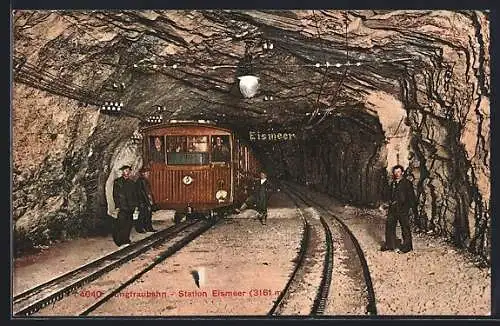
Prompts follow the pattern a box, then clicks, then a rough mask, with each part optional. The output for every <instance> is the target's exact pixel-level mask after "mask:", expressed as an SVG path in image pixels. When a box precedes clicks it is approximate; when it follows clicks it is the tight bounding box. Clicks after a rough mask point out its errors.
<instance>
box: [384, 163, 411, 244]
mask: <svg viewBox="0 0 500 326" xmlns="http://www.w3.org/2000/svg"><path fill="white" fill-rule="evenodd" d="M403 171H404V168H403V167H402V166H401V165H396V166H394V167H393V168H392V175H393V181H392V183H391V189H390V198H389V207H388V209H389V210H388V212H387V221H386V226H385V244H384V245H383V246H382V248H381V249H380V250H382V251H386V250H394V249H396V226H397V223H398V221H399V224H400V225H401V233H402V236H403V243H402V245H401V247H400V248H398V249H397V252H399V253H407V252H409V251H411V250H413V244H412V239H411V229H410V217H409V212H410V208H413V207H414V201H415V192H414V191H413V185H412V184H411V182H410V181H409V180H408V179H406V178H404V177H403Z"/></svg>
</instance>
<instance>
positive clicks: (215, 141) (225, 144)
mask: <svg viewBox="0 0 500 326" xmlns="http://www.w3.org/2000/svg"><path fill="white" fill-rule="evenodd" d="M230 157H231V155H230V152H229V136H212V162H229V159H230Z"/></svg>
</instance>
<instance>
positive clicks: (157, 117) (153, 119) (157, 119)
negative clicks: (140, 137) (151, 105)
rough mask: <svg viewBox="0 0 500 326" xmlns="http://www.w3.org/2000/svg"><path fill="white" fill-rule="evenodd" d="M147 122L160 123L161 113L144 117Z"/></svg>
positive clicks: (161, 119) (161, 120)
mask: <svg viewBox="0 0 500 326" xmlns="http://www.w3.org/2000/svg"><path fill="white" fill-rule="evenodd" d="M146 122H147V123H151V124H155V123H162V122H163V115H161V114H160V115H152V116H150V117H149V118H147V119H146Z"/></svg>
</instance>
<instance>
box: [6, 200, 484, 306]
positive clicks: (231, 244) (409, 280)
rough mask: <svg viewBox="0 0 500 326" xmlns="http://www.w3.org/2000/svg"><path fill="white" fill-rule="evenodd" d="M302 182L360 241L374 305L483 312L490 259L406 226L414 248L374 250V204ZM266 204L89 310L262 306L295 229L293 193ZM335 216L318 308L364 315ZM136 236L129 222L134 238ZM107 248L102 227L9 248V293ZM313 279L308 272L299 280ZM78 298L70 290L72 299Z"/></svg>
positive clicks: (162, 222)
mask: <svg viewBox="0 0 500 326" xmlns="http://www.w3.org/2000/svg"><path fill="white" fill-rule="evenodd" d="M309 192H310V194H311V196H312V197H314V199H315V200H320V202H322V203H323V204H324V205H327V206H328V207H329V208H330V210H331V211H333V212H334V213H335V214H337V216H339V217H341V218H342V219H343V220H344V222H345V223H346V224H347V225H348V226H349V227H350V228H351V230H352V232H353V233H354V235H355V236H356V237H357V239H358V241H359V242H360V245H361V247H362V248H363V251H364V253H365V256H366V259H367V262H368V265H369V268H370V272H371V277H372V281H373V285H374V288H375V296H376V300H377V310H378V313H379V314H380V315H489V314H490V306H491V304H490V299H491V289H490V275H491V270H490V269H489V268H483V269H481V268H478V267H476V266H475V265H474V263H473V262H472V261H471V260H470V259H469V258H468V256H467V255H466V254H464V253H463V252H460V251H458V250H456V249H454V248H453V247H450V246H449V245H448V244H446V243H444V242H443V241H442V240H440V239H436V238H433V237H431V236H428V235H419V234H414V251H413V252H410V253H408V254H397V253H394V252H380V251H378V249H379V247H380V244H381V242H382V241H383V237H384V228H385V215H384V214H383V213H382V212H380V211H379V210H368V209H357V208H354V207H350V206H344V205H341V204H340V203H339V202H337V201H335V200H334V199H332V198H330V197H327V196H325V195H321V194H318V193H314V192H311V191H310V190H309ZM269 204H270V208H269V217H268V221H267V222H268V223H267V226H263V225H261V224H260V223H259V221H258V220H256V219H255V216H256V212H255V211H253V210H250V209H249V210H246V211H244V212H242V213H241V214H239V215H233V216H231V218H227V219H226V220H225V221H223V222H222V223H221V224H219V225H217V226H216V227H215V228H213V229H211V230H209V231H208V232H207V233H205V234H203V235H202V236H200V237H199V238H197V239H195V240H194V241H192V242H191V243H190V244H189V245H188V246H187V247H185V248H183V249H182V250H181V251H179V252H178V253H177V254H175V255H174V256H172V257H170V258H168V259H167V260H166V261H164V262H163V263H161V264H159V265H158V266H157V267H156V268H154V269H153V270H151V271H150V272H148V273H146V274H145V275H144V276H143V277H142V278H141V279H139V280H138V281H137V282H136V283H134V284H132V285H130V286H129V287H127V288H126V289H125V290H124V291H123V292H122V294H121V295H120V296H119V297H115V298H112V299H111V300H110V301H109V302H108V303H106V304H105V305H104V306H102V307H100V308H99V309H98V310H97V311H95V312H94V313H93V314H94V315H114V316H116V315H126V316H145V315H155V316H157V315H173V316H175V315H265V314H267V312H268V311H269V310H270V308H271V307H272V305H273V300H275V299H276V298H277V297H278V295H279V293H280V291H281V290H282V289H283V288H284V286H285V284H286V282H287V281H288V279H289V276H290V274H291V272H292V270H293V267H294V260H295V258H296V257H297V252H298V250H299V246H300V240H301V238H302V222H301V220H300V218H299V216H298V215H297V214H298V213H297V210H296V209H295V208H294V205H293V204H292V202H291V201H290V200H289V199H288V198H287V197H286V196H285V195H284V194H282V193H277V194H275V195H274V196H273V197H272V198H271V201H270V203H269ZM310 214H311V216H312V215H314V214H315V212H314V211H313V210H311V209H310ZM172 216H173V212H168V211H159V212H155V215H154V217H153V219H154V225H155V228H157V229H160V228H165V227H168V226H169V225H171V223H172ZM334 224H335V223H334V222H333V221H331V225H332V226H333V227H332V232H333V236H334V270H333V277H332V283H331V288H330V294H331V295H330V300H329V302H328V305H327V309H326V311H325V314H326V315H364V314H365V305H366V301H365V297H364V289H363V288H362V285H361V284H362V281H363V279H362V276H361V275H360V272H359V271H360V269H359V266H358V265H359V262H358V261H357V258H356V256H355V254H354V253H353V250H354V248H352V244H350V241H346V239H344V238H343V234H342V233H341V232H339V231H338V229H337V228H336V227H335V226H334ZM398 234H400V230H399V229H398ZM144 236H146V235H144V234H136V233H135V231H132V239H133V240H134V241H136V240H138V239H140V238H143V237H144ZM323 237H324V236H323ZM319 238H321V236H320V237H318V239H319ZM82 248H85V250H82ZM116 248H117V247H116V246H115V245H114V244H113V242H112V240H111V237H106V238H87V239H77V240H74V241H67V242H62V243H58V244H56V245H54V246H53V247H50V248H48V249H46V250H43V251H42V252H40V253H38V254H34V255H30V256H25V257H22V258H18V259H16V260H15V263H14V273H13V281H14V282H13V286H14V293H15V294H17V293H20V292H22V291H24V290H26V289H28V288H31V287H32V286H34V285H36V284H38V283H40V282H44V281H47V280H50V279H52V278H54V277H56V276H58V275H61V274H63V273H65V272H67V271H69V270H71V269H73V268H76V267H78V266H80V265H82V264H84V263H88V262H89V261H91V260H94V259H96V258H98V257H100V256H103V255H105V254H107V253H109V252H111V251H114V250H116ZM151 258H152V257H149V256H145V257H142V261H143V262H142V263H143V264H146V263H147V262H148V261H149V260H148V259H151ZM139 259H140V258H139ZM140 266H141V265H140V264H131V265H130V266H129V267H125V266H124V267H123V268H122V269H121V272H120V273H122V274H124V275H128V276H129V275H130V274H131V273H133V272H134V269H136V268H138V267H140ZM195 271H196V273H198V275H199V287H197V286H196V284H195V281H194V276H193V272H195ZM314 271H315V272H318V273H319V272H320V270H319V267H318V266H316V267H315V268H314ZM314 271H313V272H314ZM311 275H312V274H311ZM123 279H125V276H124V277H123ZM313 282H314V281H313V280H309V281H307V282H305V283H304V286H305V287H307V286H308V285H307V284H306V283H311V284H313ZM115 283H116V279H114V280H111V279H109V280H108V279H105V278H103V279H100V280H98V281H97V282H96V283H93V284H91V285H90V286H89V287H88V290H89V293H92V290H96V289H99V288H100V287H105V286H111V285H113V284H115ZM214 291H215V292H214ZM217 291H219V292H217ZM148 293H149V294H148ZM204 293H206V296H204V295H205V294H204ZM313 296H314V295H313V294H312V293H311V292H309V295H307V294H305V295H304V296H303V297H302V299H303V302H302V304H303V305H304V306H305V305H307V304H308V302H310V299H311V298H310V297H313ZM75 297H76V296H75ZM74 299H75V298H73V300H74ZM84 299H85V297H84V298H82V297H81V296H80V298H79V300H80V302H81V303H83V302H84V301H82V300H84ZM85 300H87V299H85ZM303 310H305V309H302V308H300V309H291V310H287V311H284V313H285V314H306V313H307V312H306V311H303Z"/></svg>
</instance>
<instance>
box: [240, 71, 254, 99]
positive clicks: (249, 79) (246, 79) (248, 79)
mask: <svg viewBox="0 0 500 326" xmlns="http://www.w3.org/2000/svg"><path fill="white" fill-rule="evenodd" d="M238 79H239V80H240V92H241V95H243V97H245V98H252V97H254V96H255V94H257V90H258V88H259V77H256V76H253V75H245V76H239V77H238Z"/></svg>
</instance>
